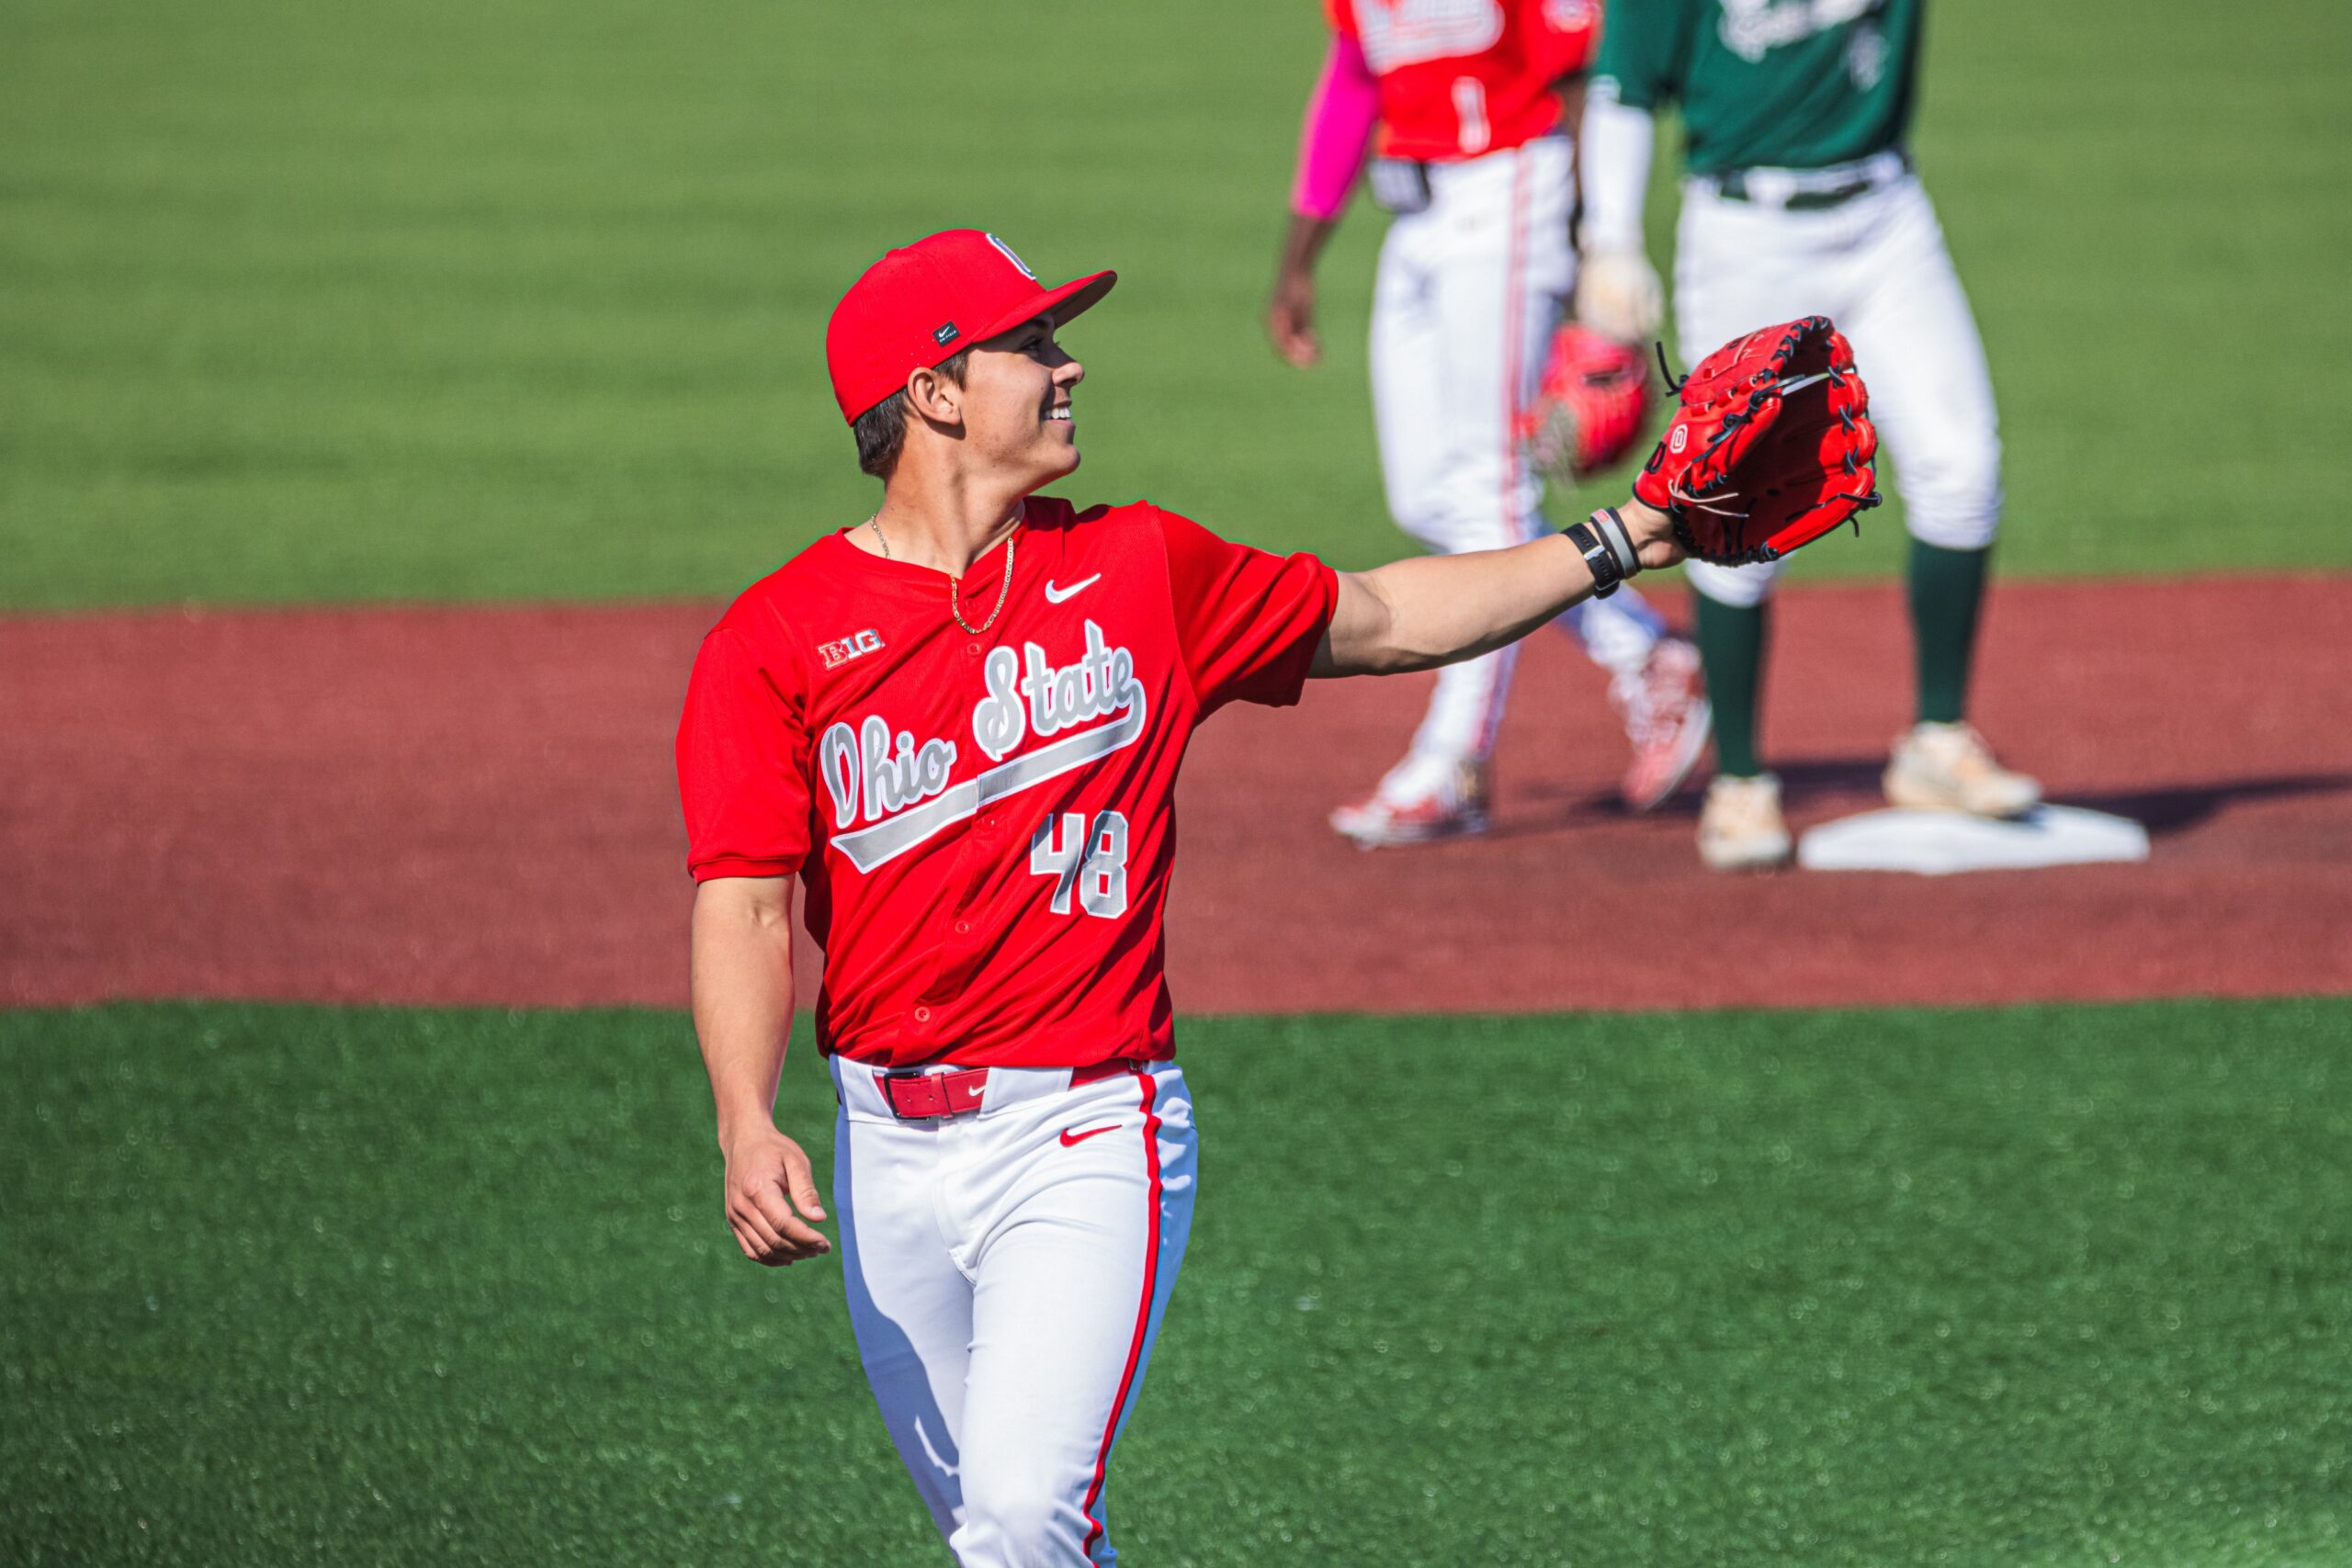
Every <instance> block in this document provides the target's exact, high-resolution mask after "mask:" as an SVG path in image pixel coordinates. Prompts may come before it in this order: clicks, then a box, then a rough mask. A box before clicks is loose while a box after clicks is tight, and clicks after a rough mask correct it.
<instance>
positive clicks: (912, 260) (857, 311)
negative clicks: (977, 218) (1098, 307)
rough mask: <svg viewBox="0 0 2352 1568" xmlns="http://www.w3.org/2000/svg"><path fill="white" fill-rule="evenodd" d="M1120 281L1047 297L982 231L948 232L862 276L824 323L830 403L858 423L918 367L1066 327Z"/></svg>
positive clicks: (1104, 279) (1094, 277)
mask: <svg viewBox="0 0 2352 1568" xmlns="http://www.w3.org/2000/svg"><path fill="white" fill-rule="evenodd" d="M1118 281H1119V275H1118V274H1117V273H1115V272H1096V273H1090V274H1088V275H1087V276H1084V277H1080V278H1073V279H1072V280H1070V281H1069V282H1068V283H1065V284H1063V285H1061V287H1059V288H1046V287H1045V286H1044V285H1043V284H1041V283H1039V282H1038V281H1037V275H1036V274H1035V273H1034V272H1031V271H1030V270H1029V264H1028V263H1027V262H1024V261H1023V260H1022V259H1021V258H1020V257H1019V256H1017V255H1015V254H1012V246H1011V245H1008V244H1006V243H1004V242H1003V241H1002V240H1000V239H998V238H997V237H996V236H995V235H994V234H990V233H987V232H984V231H981V230H978V229H950V230H947V231H944V233H938V234H932V235H929V236H926V237H925V238H923V239H920V240H917V241H916V242H915V243H913V244H911V245H905V246H901V247H900V248H899V249H898V250H895V251H892V252H890V253H889V254H888V255H886V256H884V257H883V258H882V259H881V260H880V261H878V262H876V263H875V264H874V265H872V266H869V267H867V268H866V269H865V272H864V274H862V275H861V276H859V278H858V280H857V281H856V282H855V283H853V284H851V285H850V287H849V292H848V293H846V294H844V295H842V302H841V303H840V304H838V305H836V306H834V307H833V318H832V320H831V321H828V322H827V323H826V324H825V367H826V369H828V370H830V371H831V373H832V378H833V400H835V401H836V402H838V403H840V404H841V406H842V418H843V419H845V420H847V421H849V422H850V423H852V424H854V423H857V416H858V415H860V414H862V413H864V412H866V411H867V410H868V409H870V408H872V407H874V405H875V404H876V403H878V402H880V401H881V400H883V399H885V398H887V397H888V396H889V395H890V394H891V393H893V392H895V391H897V390H899V389H900V388H901V387H904V386H905V385H906V384H907V378H908V377H909V376H910V375H912V374H913V373H914V371H915V370H916V368H917V367H921V366H925V365H937V364H938V363H939V362H940V361H942V360H944V359H952V358H954V357H955V356H956V355H959V354H961V353H963V352H964V351H965V350H966V349H967V348H969V347H971V346H972V345H973V344H976V343H978V342H980V341H981V340H983V339H985V338H992V337H994V336H996V335H997V333H1003V332H1010V331H1012V329H1013V328H1014V327H1017V326H1019V325H1020V324H1021V323H1022V322H1023V321H1028V320H1029V319H1030V318H1031V317H1033V316H1038V315H1042V314H1043V313H1045V312H1046V311H1047V310H1055V311H1057V312H1058V315H1059V319H1060V320H1061V321H1068V320H1069V319H1070V318H1071V317H1072V316H1075V315H1077V314H1078V313H1079V312H1080V310H1085V309H1087V308H1088V307H1089V306H1091V305H1092V304H1093V303H1094V302H1095V301H1096V300H1097V299H1102V298H1103V296H1104V295H1105V294H1108V293H1110V292H1111V285H1113V284H1114V283H1116V282H1118Z"/></svg>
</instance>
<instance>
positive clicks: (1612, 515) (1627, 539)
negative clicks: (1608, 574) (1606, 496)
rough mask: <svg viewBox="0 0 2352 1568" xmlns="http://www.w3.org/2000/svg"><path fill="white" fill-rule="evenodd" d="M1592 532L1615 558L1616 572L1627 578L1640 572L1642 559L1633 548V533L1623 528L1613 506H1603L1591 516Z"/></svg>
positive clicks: (1620, 518) (1623, 523) (1621, 518)
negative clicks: (1598, 536)
mask: <svg viewBox="0 0 2352 1568" xmlns="http://www.w3.org/2000/svg"><path fill="white" fill-rule="evenodd" d="M1592 530H1593V532H1594V533H1596V534H1598V535H1600V542H1601V543H1602V544H1604V545H1607V546H1608V547H1609V549H1610V553H1611V554H1612V555H1614V556H1615V557H1616V558H1617V570H1619V571H1620V572H1622V573H1623V574H1624V575H1625V576H1627V577H1631V576H1633V575H1634V573H1635V572H1637V571H1639V570H1642V558H1641V555H1640V553H1639V552H1638V551H1636V550H1635V549H1634V535H1633V531H1632V530H1631V529H1629V528H1627V527H1626V526H1625V520H1624V518H1623V517H1621V516H1619V515H1618V514H1617V509H1616V508H1615V507H1613V506H1604V507H1602V508H1601V509H1600V511H1598V512H1596V513H1593V514H1592Z"/></svg>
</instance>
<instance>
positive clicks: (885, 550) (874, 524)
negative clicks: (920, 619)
mask: <svg viewBox="0 0 2352 1568" xmlns="http://www.w3.org/2000/svg"><path fill="white" fill-rule="evenodd" d="M1021 512H1022V508H1021V507H1018V506H1016V507H1014V508H1013V509H1012V533H1010V534H1008V535H1006V536H1005V537H1004V581H1002V582H1001V583H1000V584H998V586H997V591H996V608H995V609H993V610H990V611H989V618H988V619H987V620H985V621H982V622H981V623H980V624H979V625H978V626H974V625H973V624H972V623H971V622H969V621H967V620H966V619H965V618H964V609H963V605H962V604H961V603H960V602H959V601H958V600H957V598H956V574H955V573H954V572H952V571H951V572H949V573H947V613H948V614H949V615H953V616H955V617H956V625H957V626H961V627H963V628H964V629H965V630H966V631H967V632H969V633H971V634H972V635H973V636H974V637H978V636H979V635H980V634H981V633H982V632H984V631H986V630H988V629H989V627H990V626H994V625H996V618H997V617H998V616H999V615H1002V614H1004V602H1005V601H1006V600H1007V599H1009V598H1011V597H1012V550H1013V547H1014V546H1016V545H1018V544H1020V543H1021ZM865 525H866V526H867V527H869V528H871V529H873V530H874V537H875V539H876V541H877V542H878V543H880V545H881V546H882V558H883V559H884V560H896V559H898V557H896V556H894V555H892V554H891V553H890V536H889V535H888V534H885V533H884V532H883V531H882V514H881V513H878V512H877V513H875V514H874V515H873V516H871V517H869V518H867V519H866V520H865Z"/></svg>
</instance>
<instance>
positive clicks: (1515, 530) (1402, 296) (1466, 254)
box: [1372, 136, 1665, 761]
mask: <svg viewBox="0 0 2352 1568" xmlns="http://www.w3.org/2000/svg"><path fill="white" fill-rule="evenodd" d="M1569 169H1570V147H1569V143H1568V141H1567V139H1566V137H1560V136H1549V137H1544V138H1542V139H1540V140H1538V141H1532V142H1529V143H1527V144H1526V145H1525V146H1523V147H1517V148H1511V149H1508V150H1506V151H1503V152H1489V153H1487V155H1486V156H1484V157H1481V158H1473V159H1470V160H1468V161H1466V162H1464V163H1460V164H1431V165H1430V169H1429V175H1430V205H1429V206H1428V207H1427V208H1426V209H1423V210H1422V211H1419V212H1412V213H1400V214H1398V215H1397V218H1396V220H1394V221H1393V222H1392V223H1391V224H1390V225H1389V229H1388V235H1387V238H1386V239H1385V241H1384V242H1383V243H1382V245H1381V248H1380V269H1379V272H1378V275H1377V276H1376V277H1375V278H1374V285H1373V305H1372V393H1373V412H1374V419H1375V422H1376V424H1377V427H1378V430H1379V434H1380V466H1381V478H1382V479H1383V481H1384V482H1385V486H1386V488H1387V492H1388V509H1389V511H1390V512H1391V513H1393V514H1394V515H1395V517H1396V519H1397V526H1398V527H1399V528H1402V529H1403V530H1404V531H1405V532H1406V533H1408V534H1409V535H1411V536H1413V537H1414V538H1416V539H1418V540H1419V541H1420V542H1421V543H1422V544H1424V545H1426V546H1428V547H1430V549H1431V550H1434V551H1436V552H1438V553H1439V554H1442V555H1453V554H1457V553H1460V552H1462V551H1465V550H1495V549H1502V548H1505V547H1509V546H1511V545H1516V544H1521V543H1523V542H1525V541H1526V540H1529V539H1532V538H1534V537H1537V536H1539V535H1541V534H1542V533H1543V532H1544V530H1545V529H1546V528H1548V527H1549V526H1550V525H1548V524H1547V523H1546V522H1545V521H1544V514H1543V513H1542V512H1541V511H1540V510H1539V505H1540V502H1542V499H1543V480H1542V479H1541V478H1540V476H1538V475H1537V474H1536V472H1535V471H1534V469H1533V468H1531V467H1530V466H1529V464H1528V462H1527V457H1526V453H1525V451H1524V449H1523V448H1522V446H1521V443H1520V440H1519V437H1518V434H1517V430H1516V426H1515V423H1514V420H1515V417H1516V415H1517V414H1518V412H1519V411H1520V409H1521V407H1522V406H1523V405H1524V404H1525V403H1526V402H1527V400H1529V399H1530V398H1532V396H1533V395H1534V392H1535V388H1536V385H1537V383H1538V382H1539V381H1540V380H1541V378H1542V377H1543V373H1544V351H1545V349H1546V347H1547V346H1548V345H1549V344H1550V342H1551V336H1552V329H1553V327H1554V325H1555V323H1556V321H1557V319H1558V316H1559V313H1560V307H1561V303H1562V301H1564V300H1565V299H1566V298H1567V297H1568V293H1569V290H1570V288H1571V287H1572V286H1573V285H1574V283H1575V282H1576V253H1575V251H1574V249H1573V248H1572V247H1571V246H1570V245H1569V243H1568V209H1569V205H1570V202H1571V200H1572V199H1573V192H1572V189H1571V186H1570V180H1569ZM1559 624H1560V626H1561V629H1563V630H1564V631H1566V632H1567V633H1568V634H1569V635H1570V636H1572V637H1577V639H1578V641H1579V642H1581V643H1582V645H1583V646H1584V648H1585V649H1586V651H1587V652H1588V653H1589V654H1590V655H1591V657H1592V659H1593V660H1594V661H1595V662H1596V663H1598V664H1600V665H1601V666H1602V667H1603V668H1604V669H1607V670H1609V671H1611V672H1612V673H1615V674H1617V675H1620V676H1623V677H1627V678H1630V677H1632V676H1634V675H1637V674H1638V673H1639V671H1640V670H1641V667H1642V664H1643V662H1644V660H1647V659H1648V657H1649V653H1650V649H1651V648H1652V647H1653V646H1655V645H1656V644H1657V639H1658V637H1660V635H1662V633H1663V632H1664V629H1665V627H1664V623H1663V622H1662V621H1661V620H1660V619H1659V617H1658V615H1657V611H1655V610H1653V609H1652V608H1651V607H1650V606H1649V604H1647V603H1646V602H1645V600H1644V599H1643V598H1642V596H1641V595H1640V594H1638V593H1636V592H1634V591H1633V590H1632V589H1631V588H1630V587H1629V588H1624V589H1620V590H1619V591H1618V592H1616V593H1615V594H1613V595H1611V597H1610V598H1608V599H1605V600H1591V601H1588V602H1587V603H1585V604H1580V605H1577V607H1576V608H1574V609H1572V610H1570V611H1568V612H1567V614H1566V615H1562V616H1561V617H1560V622H1559ZM1517 656H1518V650H1517V649H1516V648H1515V647H1514V648H1508V649H1502V650H1500V651H1499V652H1496V653H1490V654H1487V655H1485V656H1483V657H1481V658H1478V659H1474V660H1469V661H1467V662H1466V663H1462V664H1454V665H1449V666H1448V667H1447V668H1445V669H1444V670H1442V671H1439V672H1438V682H1437V693H1436V694H1435V695H1434V696H1433V697H1432V698H1431V699H1430V708H1429V714H1428V716H1426V717H1425V718H1423V720H1422V721H1421V726H1420V728H1419V731H1418V732H1417V733H1416V734H1415V736H1414V738H1413V750H1414V753H1415V755H1416V756H1422V757H1429V758H1433V759H1440V760H1444V761H1459V760H1462V759H1467V758H1484V757H1486V756H1487V754H1488V753H1490V752H1491V751H1493V750H1494V745H1495V735H1496V732H1497V730H1498V728H1499V727H1500V725H1501V722H1502V714H1503V705H1504V703H1505V702H1506V700H1507V699H1508V698H1509V695H1510V678H1511V670H1512V667H1513V664H1514V662H1515V660H1516V659H1517Z"/></svg>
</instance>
